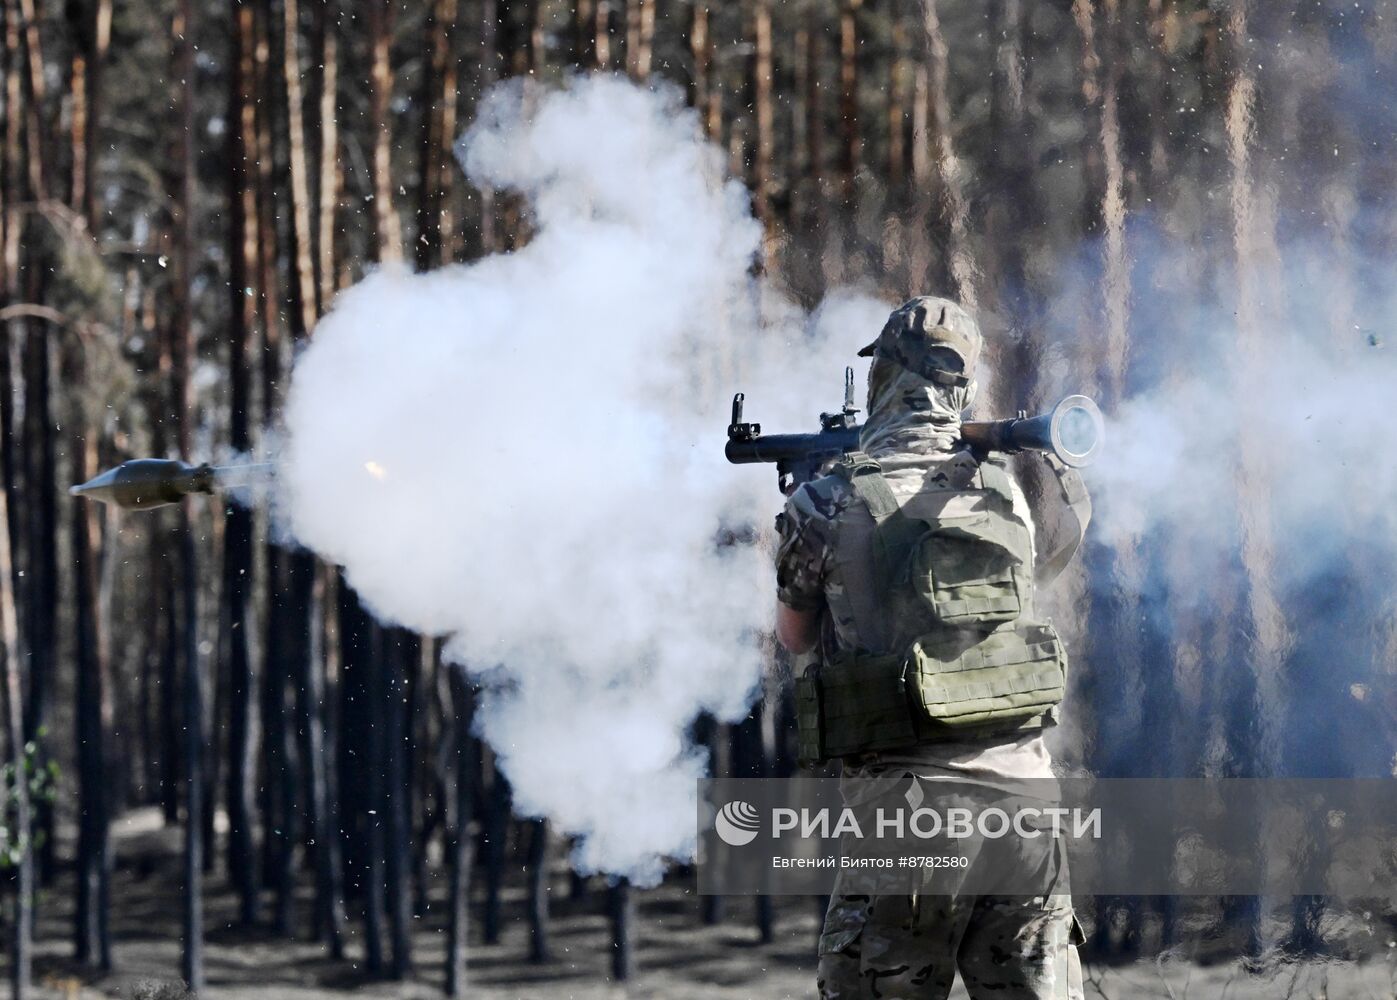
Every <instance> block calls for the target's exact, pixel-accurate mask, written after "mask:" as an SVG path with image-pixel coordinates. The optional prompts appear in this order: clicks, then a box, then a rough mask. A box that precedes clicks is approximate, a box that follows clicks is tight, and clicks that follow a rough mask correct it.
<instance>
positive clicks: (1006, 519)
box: [796, 452, 1067, 763]
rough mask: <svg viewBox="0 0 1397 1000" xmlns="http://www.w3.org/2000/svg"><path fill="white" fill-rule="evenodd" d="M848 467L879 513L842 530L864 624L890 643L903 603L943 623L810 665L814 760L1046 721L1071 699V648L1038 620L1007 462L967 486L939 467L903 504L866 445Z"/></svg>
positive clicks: (859, 624)
mask: <svg viewBox="0 0 1397 1000" xmlns="http://www.w3.org/2000/svg"><path fill="white" fill-rule="evenodd" d="M962 468H963V466H962ZM835 474H837V475H839V476H841V477H843V478H844V479H845V480H847V481H848V483H849V485H850V486H851V487H852V489H853V492H854V495H855V496H856V497H857V498H858V500H859V501H860V502H861V503H862V504H863V505H864V506H865V507H866V508H867V510H868V513H869V514H871V515H872V521H871V524H870V523H869V521H868V519H867V518H859V517H858V516H857V514H858V513H859V512H857V511H853V510H852V509H851V511H850V512H849V513H848V514H846V516H845V517H844V518H841V520H840V528H839V532H838V534H837V536H836V537H837V542H836V553H835V555H836V560H837V562H838V565H839V571H840V575H841V577H842V583H843V593H844V595H845V598H846V599H847V602H848V606H847V608H846V609H845V610H847V612H848V613H849V615H850V617H852V619H853V621H854V624H855V629H856V631H857V632H858V634H859V636H860V637H861V639H862V640H863V641H864V642H865V643H868V644H869V645H870V646H871V647H872V648H875V649H878V648H882V649H886V648H887V646H888V644H889V636H888V635H887V633H888V631H889V629H890V628H893V630H894V631H896V627H895V626H896V624H897V622H895V621H893V622H890V621H889V616H890V615H892V614H896V613H897V609H905V610H909V613H910V614H911V615H913V616H914V617H913V618H912V621H913V622H920V623H927V624H929V625H930V627H929V628H927V629H926V630H925V631H922V632H920V634H918V635H917V636H916V637H915V639H913V640H912V641H911V643H910V645H904V646H902V648H900V649H898V650H897V651H896V652H879V653H873V652H866V651H863V650H845V651H841V652H840V653H839V654H837V655H836V656H834V657H832V658H831V659H830V660H829V661H828V662H825V663H822V664H819V665H817V666H812V667H810V668H809V669H807V670H806V672H805V674H804V676H802V677H801V678H800V679H799V681H798V682H797V688H796V701H797V720H798V724H799V731H800V739H799V745H800V757H801V760H802V761H803V762H806V763H817V762H820V761H823V760H826V759H829V758H831V757H842V756H846V755H849V754H858V753H864V752H868V751H874V750H893V749H899V748H906V747H910V746H914V745H916V744H919V743H928V742H935V741H938V740H947V739H958V740H959V739H967V738H976V737H981V736H988V735H991V734H997V733H1005V732H1012V731H1015V730H1020V729H1032V728H1037V727H1039V726H1041V725H1042V724H1043V722H1044V718H1045V716H1047V715H1048V713H1051V712H1052V710H1053V709H1054V708H1055V707H1056V706H1057V705H1058V703H1059V702H1061V701H1062V698H1063V694H1064V691H1065V687H1066V675H1067V654H1066V651H1065V650H1064V649H1063V646H1062V643H1061V642H1060V641H1059V639H1058V636H1057V633H1056V632H1054V631H1053V628H1052V626H1051V625H1050V624H1048V623H1047V622H1041V621H1036V620H1034V618H1033V614H1032V604H1033V601H1032V597H1033V592H1032V588H1033V566H1032V562H1033V554H1032V539H1031V533H1030V529H1029V527H1028V525H1026V524H1025V523H1024V522H1023V521H1022V520H1021V519H1020V518H1019V517H1018V516H1017V515H1016V514H1015V513H1014V510H1013V493H1012V484H1011V482H1010V479H1009V474H1008V472H1007V470H1006V469H1005V468H1004V467H1003V466H1002V465H1001V464H999V463H997V462H995V461H989V460H987V461H984V462H981V463H979V465H978V468H977V469H976V470H975V473H974V476H973V477H972V479H971V482H970V483H969V485H968V486H967V487H966V488H960V487H959V486H958V485H956V484H949V485H948V484H947V481H946V479H945V477H935V476H928V477H927V479H926V481H925V485H924V486H923V487H922V488H921V489H920V490H919V491H918V492H917V493H915V494H913V495H912V496H910V497H907V498H906V499H905V500H904V501H903V502H902V503H899V502H898V501H897V499H896V497H895V496H894V494H893V491H892V489H891V487H890V486H889V485H888V482H887V480H886V479H885V478H884V477H883V474H882V469H881V468H880V467H879V466H878V464H877V463H876V462H874V461H873V460H872V459H870V458H869V457H868V456H866V455H864V454H862V453H859V452H854V453H852V454H850V455H849V456H847V457H846V458H845V460H844V461H843V462H842V463H840V465H838V466H837V467H836V468H835ZM851 515H853V516H851ZM870 556H871V558H870ZM921 627H922V626H921V625H917V628H921ZM901 631H902V634H903V636H904V638H905V636H906V634H907V630H906V629H902V630H901Z"/></svg>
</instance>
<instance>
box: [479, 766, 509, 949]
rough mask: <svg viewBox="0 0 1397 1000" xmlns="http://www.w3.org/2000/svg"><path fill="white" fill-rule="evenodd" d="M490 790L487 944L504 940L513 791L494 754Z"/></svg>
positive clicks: (483, 837)
mask: <svg viewBox="0 0 1397 1000" xmlns="http://www.w3.org/2000/svg"><path fill="white" fill-rule="evenodd" d="M490 764H491V767H490V793H489V797H488V799H487V800H486V803H485V822H484V825H483V829H482V830H481V840H482V841H484V844H483V850H482V852H481V853H482V854H483V855H484V858H483V860H484V862H485V908H484V909H485V912H484V914H483V917H482V931H483V932H484V940H485V943H486V944H499V942H500V889H501V888H502V887H503V885H504V868H505V861H506V856H505V846H506V843H505V840H506V837H507V836H508V831H509V817H510V811H511V810H510V803H511V802H512V800H513V792H512V790H511V789H510V787H509V779H508V778H506V777H505V776H504V772H503V771H501V770H500V766H499V759H498V758H497V757H496V756H495V755H494V754H493V753H491V754H490Z"/></svg>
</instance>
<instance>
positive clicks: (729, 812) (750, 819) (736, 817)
mask: <svg viewBox="0 0 1397 1000" xmlns="http://www.w3.org/2000/svg"><path fill="white" fill-rule="evenodd" d="M760 826H761V824H760V823H759V822H758V821H757V809H756V807H755V806H753V805H752V804H751V803H750V802H743V801H741V800H738V801H736V802H729V803H728V804H727V805H725V806H723V808H722V809H719V810H718V815H717V816H716V817H715V818H714V820H713V829H714V830H716V831H717V832H718V836H719V838H721V839H722V841H723V843H725V844H727V845H729V846H730V847H742V846H744V845H746V844H750V843H751V842H752V841H754V840H756V839H757V830H758V829H759V827H760Z"/></svg>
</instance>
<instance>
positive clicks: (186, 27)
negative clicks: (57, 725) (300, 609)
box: [170, 0, 205, 993]
mask: <svg viewBox="0 0 1397 1000" xmlns="http://www.w3.org/2000/svg"><path fill="white" fill-rule="evenodd" d="M194 29H195V24H194V7H193V0H180V2H179V5H178V7H177V10H176V14H175V21H174V30H173V32H172V35H173V38H174V42H175V46H176V79H178V80H180V81H181V83H180V100H179V107H180V133H181V136H180V141H179V143H178V145H177V149H178V152H177V164H178V168H177V174H176V176H177V177H178V178H179V196H178V199H177V202H176V204H177V214H176V222H175V248H176V261H177V263H176V278H177V280H176V286H175V321H174V326H173V329H172V331H171V337H172V351H171V359H170V360H171V375H172V379H171V388H172V392H171V403H172V405H171V407H170V410H171V413H172V416H173V417H174V420H175V434H176V444H177V448H178V452H179V454H180V455H181V456H182V457H184V458H185V459H188V458H189V456H190V450H191V444H192V440H193V422H194V408H193V398H192V391H191V390H192V386H191V379H192V375H193V367H194V362H195V355H194V322H193V316H194V314H193V301H192V295H193V261H194V254H195V249H194V246H195V244H194V204H195V203H194V186H195V176H196V171H197V163H196V161H195V137H194V48H195V39H194ZM178 531H179V553H180V559H179V566H180V584H181V586H180V594H179V618H178V620H177V625H178V632H177V641H178V644H179V646H178V648H179V654H180V655H179V659H178V661H177V663H178V667H179V669H180V672H181V674H182V677H181V680H182V682H183V685H182V689H183V695H184V697H183V709H184V712H183V720H182V721H183V723H184V741H183V754H182V756H183V758H184V770H185V803H184V805H185V810H184V838H185V844H184V921H183V937H184V941H183V952H182V957H181V974H182V975H183V976H184V979H185V982H187V983H188V984H189V988H190V990H191V991H193V992H196V993H197V992H199V991H200V990H202V989H203V985H204V956H203V945H204V898H203V891H204V889H203V877H204V849H205V844H204V837H203V834H204V827H203V814H204V793H205V789H204V768H203V760H204V688H203V684H204V682H203V676H202V670H201V665H200V662H199V627H198V626H199V610H198V594H199V589H198V580H199V577H198V572H199V565H198V557H197V552H196V549H195V544H196V541H195V525H194V519H193V517H192V515H191V513H190V509H189V506H188V505H187V504H181V505H180V507H179V520H178ZM172 624H176V623H175V622H172Z"/></svg>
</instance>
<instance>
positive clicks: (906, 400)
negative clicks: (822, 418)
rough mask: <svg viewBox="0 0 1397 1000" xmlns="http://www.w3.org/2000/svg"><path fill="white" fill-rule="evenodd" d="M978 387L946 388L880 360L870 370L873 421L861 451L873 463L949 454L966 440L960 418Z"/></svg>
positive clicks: (865, 432) (865, 427)
mask: <svg viewBox="0 0 1397 1000" xmlns="http://www.w3.org/2000/svg"><path fill="white" fill-rule="evenodd" d="M975 388H976V386H975V383H974V381H972V382H971V383H970V384H969V385H966V386H942V385H936V384H935V383H932V382H928V381H927V380H926V379H924V378H922V377H921V376H920V375H916V374H913V373H912V372H910V371H908V370H907V369H906V368H903V367H902V366H901V365H899V364H897V363H896V362H894V361H888V360H887V359H885V358H874V359H873V364H872V366H871V367H870V368H869V370H868V420H867V422H866V423H865V424H864V425H863V431H862V433H861V434H860V435H859V447H860V448H861V449H862V450H863V452H864V453H865V454H867V455H868V456H869V457H871V458H876V459H882V458H886V457H892V456H895V455H897V454H899V453H902V454H907V455H909V456H918V455H930V454H936V453H942V454H945V453H949V452H951V451H953V450H955V445H956V442H957V441H959V440H960V415H961V412H962V411H964V410H965V409H966V408H968V407H969V406H970V403H971V401H972V400H973V399H974V398H975Z"/></svg>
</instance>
